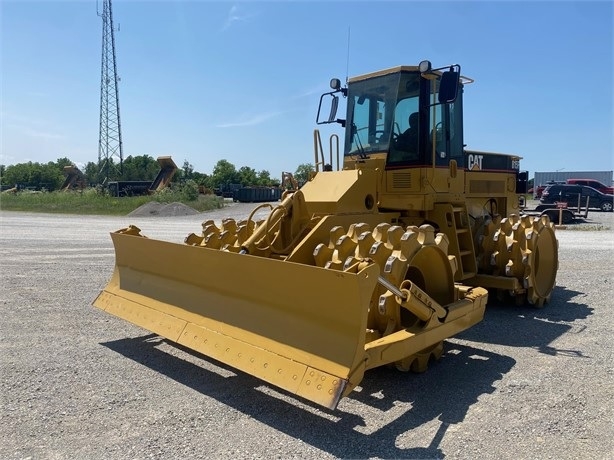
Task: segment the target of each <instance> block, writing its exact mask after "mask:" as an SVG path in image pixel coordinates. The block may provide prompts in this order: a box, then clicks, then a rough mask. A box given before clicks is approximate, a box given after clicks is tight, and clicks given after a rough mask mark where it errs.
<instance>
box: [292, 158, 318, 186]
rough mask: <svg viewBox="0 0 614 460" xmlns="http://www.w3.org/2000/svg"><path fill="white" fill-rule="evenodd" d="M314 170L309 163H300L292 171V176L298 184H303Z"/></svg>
mask: <svg viewBox="0 0 614 460" xmlns="http://www.w3.org/2000/svg"><path fill="white" fill-rule="evenodd" d="M314 171H315V168H314V167H313V165H312V164H311V163H303V164H300V165H298V167H297V168H296V171H295V172H294V178H295V179H296V180H297V181H298V183H299V184H304V183H305V182H307V181H308V180H309V177H310V176H311V173H312V172H314Z"/></svg>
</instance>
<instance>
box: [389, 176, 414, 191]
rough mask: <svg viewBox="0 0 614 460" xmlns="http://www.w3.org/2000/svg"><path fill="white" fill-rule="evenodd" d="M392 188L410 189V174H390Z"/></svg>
mask: <svg viewBox="0 0 614 460" xmlns="http://www.w3.org/2000/svg"><path fill="white" fill-rule="evenodd" d="M392 188H393V189H396V188H411V174H410V173H408V172H395V173H392Z"/></svg>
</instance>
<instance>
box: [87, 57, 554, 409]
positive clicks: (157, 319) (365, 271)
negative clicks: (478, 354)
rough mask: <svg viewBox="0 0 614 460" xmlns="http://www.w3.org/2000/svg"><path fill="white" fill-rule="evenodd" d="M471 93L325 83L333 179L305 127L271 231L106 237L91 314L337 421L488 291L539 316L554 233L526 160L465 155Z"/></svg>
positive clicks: (454, 78)
mask: <svg viewBox="0 0 614 460" xmlns="http://www.w3.org/2000/svg"><path fill="white" fill-rule="evenodd" d="M471 81H472V80H470V79H468V78H465V77H462V76H461V75H460V67H459V66H458V65H453V66H446V67H445V68H440V69H433V68H432V66H431V64H430V62H428V61H424V62H422V63H420V65H419V66H401V67H396V68H391V69H387V70H382V71H379V72H375V73H371V74H368V75H363V76H359V77H355V78H351V79H349V80H348V84H347V86H346V87H341V83H340V81H339V80H338V79H333V80H331V87H332V91H331V92H329V93H326V94H324V95H322V97H321V98H320V107H319V110H318V117H317V118H318V119H317V122H318V124H320V123H339V124H341V126H343V127H345V144H344V153H343V164H342V165H341V166H340V165H339V164H338V163H339V162H338V161H337V165H332V164H330V163H332V160H333V156H334V155H333V152H332V151H331V152H330V157H331V158H330V159H331V161H330V162H327V164H325V162H324V152H323V151H322V149H321V139H320V135H319V131H318V130H316V131H315V132H314V146H315V154H316V155H315V157H316V161H315V168H314V169H315V173H314V174H313V175H312V177H311V178H310V180H309V181H308V182H307V183H305V184H304V185H303V186H302V187H300V188H299V189H298V190H288V191H286V192H285V193H284V195H283V196H282V199H281V201H279V202H277V203H274V204H271V203H269V204H262V205H260V206H258V207H257V208H256V209H258V208H262V207H263V206H268V208H267V209H270V213H268V217H266V218H265V219H262V220H260V221H258V222H256V221H255V220H254V218H253V216H254V215H255V214H254V213H252V215H250V217H249V218H248V219H246V220H244V221H237V220H234V219H226V220H224V221H222V222H221V223H220V225H219V226H218V225H216V223H215V222H213V221H206V222H204V223H203V228H202V232H201V233H200V234H198V235H197V234H190V235H188V236H187V237H186V239H185V241H184V243H182V244H180V243H172V242H165V241H158V240H154V239H150V238H147V237H144V236H143V235H142V234H141V231H140V229H138V228H137V227H135V226H129V227H127V228H124V229H122V230H118V231H117V232H114V233H112V234H111V237H112V240H113V244H114V246H115V255H116V265H115V271H114V273H113V276H112V278H111V280H110V282H109V283H108V285H107V286H106V287H105V288H104V290H103V291H102V292H101V293H100V295H99V296H98V297H97V299H96V300H95V301H94V305H95V306H96V307H99V308H101V309H103V310H105V311H106V312H108V313H110V314H113V315H116V316H118V317H121V318H123V319H125V320H128V321H130V322H132V323H134V324H136V325H138V326H141V327H143V328H145V329H147V330H149V331H152V332H154V333H156V334H159V335H160V336H163V337H165V338H167V339H170V340H171V341H173V342H175V343H178V344H181V345H183V346H185V347H188V348H190V349H193V350H196V351H198V352H200V353H203V354H204V355H207V356H209V357H212V358H214V359H216V360H219V361H221V362H223V363H225V364H227V365H230V366H233V367H235V368H236V369H239V370H241V371H244V372H247V373H249V374H252V375H254V376H256V377H258V378H260V379H262V380H264V381H266V382H269V383H271V384H273V385H276V386H278V387H280V388H282V389H284V390H286V391H288V392H290V393H292V394H295V395H298V396H299V397H302V398H305V399H307V400H310V401H312V402H315V403H318V404H320V405H323V406H325V407H328V408H332V409H334V408H335V407H336V406H337V404H338V402H339V400H340V398H342V397H344V396H347V395H348V394H349V393H350V392H351V391H352V389H353V388H354V387H355V386H356V385H358V384H359V383H360V382H361V380H362V378H363V375H364V373H365V371H366V370H368V369H371V368H374V367H377V366H382V365H394V366H396V367H397V368H398V369H400V370H414V371H422V370H424V369H425V368H426V367H427V364H428V361H429V359H431V358H438V357H439V356H440V355H441V353H442V349H443V347H442V344H443V341H444V340H445V339H446V338H448V337H451V336H453V335H454V334H457V333H459V332H460V331H463V330H465V329H467V328H469V327H471V326H472V325H474V324H476V323H478V322H479V321H481V320H482V318H483V315H484V309H485V306H486V303H487V298H488V293H489V292H494V293H496V294H497V295H505V296H508V297H509V296H510V295H511V296H512V297H514V298H515V299H516V301H517V302H518V303H525V302H526V303H529V304H533V305H536V306H540V307H541V306H542V305H543V304H544V303H545V302H547V301H548V300H549V298H550V296H551V293H552V290H553V288H554V285H555V278H556V272H557V268H558V241H557V239H556V237H555V233H554V227H553V225H552V224H551V223H550V221H549V220H548V218H547V217H529V216H523V215H522V214H521V197H522V193H523V192H526V190H525V189H526V173H523V172H520V170H519V160H520V157H518V156H514V155H503V154H495V153H486V152H477V151H468V150H465V148H464V144H463V111H462V93H463V88H464V86H465V85H466V84H467V83H470V82H471ZM341 98H343V99H345V100H346V105H347V113H346V116H345V118H344V119H338V118H336V117H337V115H336V112H337V107H338V103H339V100H340V99H341ZM329 106H330V109H331V110H330V112H329V110H328V109H329ZM324 113H325V114H326V115H322V114H324ZM409 123H411V126H410V125H409ZM334 137H335V135H333V136H331V150H333V149H332V147H333V144H334V142H333V139H334ZM336 140H337V145H338V144H339V142H338V137H337V139H336ZM337 153H338V152H337ZM337 158H339V156H338V155H337Z"/></svg>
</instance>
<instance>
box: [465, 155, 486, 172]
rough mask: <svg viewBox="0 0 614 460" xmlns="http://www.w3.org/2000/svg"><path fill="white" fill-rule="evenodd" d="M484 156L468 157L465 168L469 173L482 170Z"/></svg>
mask: <svg viewBox="0 0 614 460" xmlns="http://www.w3.org/2000/svg"><path fill="white" fill-rule="evenodd" d="M483 158H484V155H469V158H468V160H469V161H468V163H467V166H468V168H469V170H470V171H479V170H480V169H482V159H483Z"/></svg>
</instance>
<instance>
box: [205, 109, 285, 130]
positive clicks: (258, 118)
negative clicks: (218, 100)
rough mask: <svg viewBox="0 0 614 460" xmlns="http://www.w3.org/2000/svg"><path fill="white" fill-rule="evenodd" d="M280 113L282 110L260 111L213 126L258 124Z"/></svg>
mask: <svg viewBox="0 0 614 460" xmlns="http://www.w3.org/2000/svg"><path fill="white" fill-rule="evenodd" d="M282 113H283V112H281V111H277V112H265V113H260V114H256V115H243V116H241V117H239V120H238V121H231V122H228V123H220V124H218V125H215V126H216V128H234V127H237V126H254V125H259V124H261V123H264V122H266V121H267V120H270V119H271V118H274V117H276V116H278V115H281V114H282Z"/></svg>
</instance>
